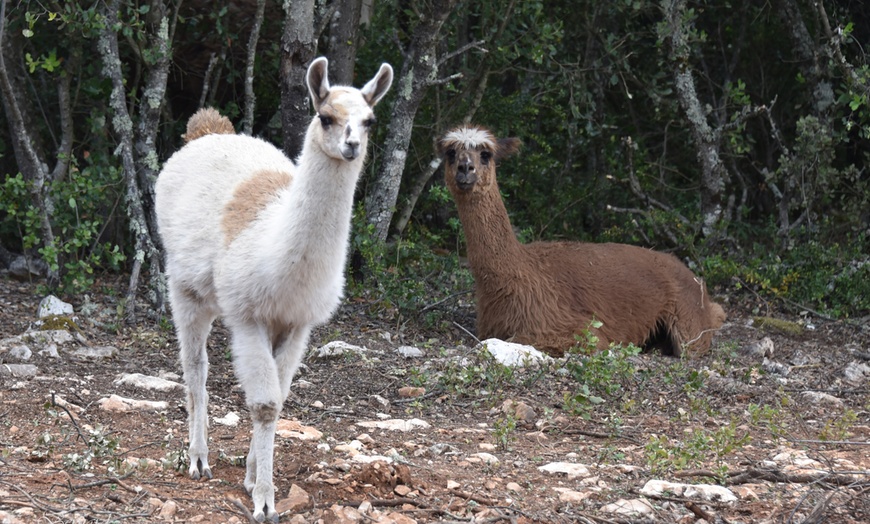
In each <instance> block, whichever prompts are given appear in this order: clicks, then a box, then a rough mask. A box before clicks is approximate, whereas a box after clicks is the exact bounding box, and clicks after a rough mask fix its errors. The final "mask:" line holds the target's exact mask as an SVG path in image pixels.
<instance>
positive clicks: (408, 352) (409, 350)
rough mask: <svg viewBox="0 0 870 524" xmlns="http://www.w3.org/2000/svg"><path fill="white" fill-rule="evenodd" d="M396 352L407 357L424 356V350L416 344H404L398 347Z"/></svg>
mask: <svg viewBox="0 0 870 524" xmlns="http://www.w3.org/2000/svg"><path fill="white" fill-rule="evenodd" d="M396 353H398V354H400V355H402V356H403V357H405V358H420V357H422V356H423V350H421V349H420V348H416V347H414V346H402V347H400V348H398V349H396Z"/></svg>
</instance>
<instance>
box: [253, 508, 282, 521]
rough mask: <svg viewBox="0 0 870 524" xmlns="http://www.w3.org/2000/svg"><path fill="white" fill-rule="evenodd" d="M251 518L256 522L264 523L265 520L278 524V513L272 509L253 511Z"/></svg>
mask: <svg viewBox="0 0 870 524" xmlns="http://www.w3.org/2000/svg"><path fill="white" fill-rule="evenodd" d="M253 517H254V520H256V521H257V522H266V521H267V520H268V521H269V522H273V523H276V524H277V522H278V513H277V512H275V510H274V509H269V508H267V507H265V506H264V507H263V509H261V510H258V511H255V512H254V514H253Z"/></svg>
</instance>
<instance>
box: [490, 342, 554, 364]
mask: <svg viewBox="0 0 870 524" xmlns="http://www.w3.org/2000/svg"><path fill="white" fill-rule="evenodd" d="M475 349H476V350H479V351H486V352H488V353H489V354H490V355H492V357H493V358H494V359H495V360H496V361H497V362H499V363H500V364H502V365H504V366H510V367H520V368H521V367H524V366H526V365H530V364H536V363H540V362H547V361H550V360H553V358H552V357H550V356H549V355H545V354H544V353H541V352H540V351H538V350H537V349H535V348H534V347H532V346H527V345H525V344H514V343H513V342H505V341H504V340H499V339H497V338H490V339H487V340H484V341H483V342H481V343H480V344H478V345H477V346H476V347H475Z"/></svg>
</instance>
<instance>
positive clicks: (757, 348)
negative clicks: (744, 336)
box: [743, 337, 773, 358]
mask: <svg viewBox="0 0 870 524" xmlns="http://www.w3.org/2000/svg"><path fill="white" fill-rule="evenodd" d="M743 353H745V354H747V355H750V356H754V357H758V358H765V357H772V356H773V340H771V339H770V337H764V338H763V339H761V340H759V341H758V342H755V343H753V344H749V345H748V346H746V347H745V348H744V349H743Z"/></svg>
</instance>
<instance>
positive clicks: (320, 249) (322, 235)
mask: <svg viewBox="0 0 870 524" xmlns="http://www.w3.org/2000/svg"><path fill="white" fill-rule="evenodd" d="M312 125H320V124H319V122H313V123H312ZM364 161H365V159H364V158H363V156H362V155H361V156H360V157H359V158H357V159H356V160H354V161H352V162H347V161H344V160H336V159H334V158H331V157H329V156H326V155H325V154H324V153H323V151H322V150H321V148H320V146H319V145H318V144H317V143H315V142H314V141H313V140H311V132H310V131H309V133H308V135H307V136H306V139H305V145H304V147H303V149H302V153H301V154H300V155H299V158H298V159H297V162H296V164H297V168H296V172H295V174H294V175H293V180H292V183H291V184H290V186H289V187H288V189H287V190H286V191H285V192H284V194H283V195H282V196H281V198H280V203H279V205H278V206H276V212H277V213H278V214H279V216H278V217H274V220H270V223H271V224H272V225H273V229H272V231H271V234H268V235H266V236H265V238H266V239H269V240H266V241H267V242H274V245H272V246H267V248H268V250H269V251H272V252H273V253H274V251H275V250H277V251H278V252H280V253H282V255H281V257H279V258H284V261H285V262H286V261H288V260H291V261H292V260H300V259H304V260H312V259H326V260H333V261H334V262H335V263H338V264H340V265H343V264H344V258H345V255H346V248H347V239H348V233H349V231H350V220H351V214H352V212H353V196H354V191H355V189H356V183H357V179H358V178H359V174H360V171H361V170H362V166H363V163H364ZM284 267H287V266H286V265H284Z"/></svg>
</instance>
